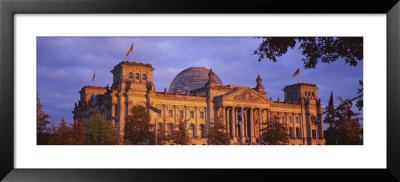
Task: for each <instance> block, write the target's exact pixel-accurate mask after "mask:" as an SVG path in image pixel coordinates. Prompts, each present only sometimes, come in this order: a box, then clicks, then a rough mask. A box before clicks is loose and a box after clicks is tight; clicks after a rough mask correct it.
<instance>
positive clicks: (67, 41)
mask: <svg viewBox="0 0 400 182" xmlns="http://www.w3.org/2000/svg"><path fill="white" fill-rule="evenodd" d="M133 41H134V43H135V48H134V59H135V61H136V62H143V63H150V64H152V65H153V67H154V68H155V70H154V76H153V77H154V78H153V80H154V84H155V87H156V91H163V90H164V88H165V87H166V88H167V90H168V88H169V85H170V83H171V81H172V79H173V78H174V77H175V76H176V75H177V74H178V73H179V72H180V71H182V70H184V69H186V68H188V67H192V66H203V67H206V68H212V69H213V71H214V72H215V73H216V74H217V75H218V76H219V78H220V79H221V81H222V82H223V83H224V84H226V85H228V84H233V85H243V86H248V87H255V85H256V81H255V80H256V78H257V75H258V74H259V75H260V76H261V78H262V79H263V85H264V87H265V90H266V92H267V97H268V98H269V97H272V99H273V100H277V98H278V97H279V98H280V100H281V101H282V100H283V91H282V89H283V87H284V86H286V85H289V84H294V83H297V82H299V81H300V80H299V77H296V78H293V77H292V75H293V73H294V72H295V71H296V69H297V68H300V77H301V81H302V82H307V83H314V84H316V85H317V86H318V87H319V97H320V98H321V100H322V104H323V105H324V106H326V105H327V104H328V100H329V96H330V93H331V90H333V92H334V96H335V105H336V104H337V103H339V101H338V100H337V99H336V97H337V96H342V97H343V98H353V97H355V96H356V91H357V88H359V86H358V80H362V79H363V63H362V62H361V63H360V64H359V65H358V66H357V67H351V66H349V65H346V64H344V61H343V60H338V61H336V62H335V63H330V64H324V63H319V64H318V65H317V68H316V69H307V70H305V69H303V62H302V61H301V58H302V55H301V52H300V51H299V50H298V49H297V48H295V49H293V50H289V52H288V53H287V54H285V55H283V56H282V57H280V58H279V59H278V62H277V63H273V62H272V61H265V60H264V61H261V62H258V61H257V58H258V57H257V56H256V55H252V53H253V51H254V50H255V49H256V48H257V46H258V44H259V43H260V42H261V40H260V39H257V38H253V37H140V38H137V37H39V38H38V39H37V62H38V64H37V74H38V76H37V78H38V82H37V89H38V94H39V98H40V99H41V103H42V104H43V108H44V111H45V112H46V113H47V114H49V115H50V116H51V119H50V120H51V121H53V120H54V121H55V122H56V123H59V121H60V120H61V119H62V118H65V120H66V121H67V122H72V116H73V115H72V113H71V111H72V110H73V108H74V103H75V102H77V101H78V100H79V90H80V89H81V88H82V87H83V86H85V85H93V83H92V82H91V79H92V76H93V73H94V72H95V71H96V85H97V86H106V85H107V84H109V85H111V83H112V74H111V72H110V71H111V69H112V68H113V67H114V65H116V64H118V63H119V62H120V61H123V60H128V61H132V57H131V56H129V57H127V56H125V53H126V52H127V51H128V49H129V48H130V46H131V44H132V42H133Z"/></svg>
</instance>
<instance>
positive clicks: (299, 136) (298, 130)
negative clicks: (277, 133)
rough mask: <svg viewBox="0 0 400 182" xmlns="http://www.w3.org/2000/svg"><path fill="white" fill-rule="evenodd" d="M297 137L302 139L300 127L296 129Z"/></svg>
mask: <svg viewBox="0 0 400 182" xmlns="http://www.w3.org/2000/svg"><path fill="white" fill-rule="evenodd" d="M296 136H297V138H301V133H300V128H299V127H297V128H296Z"/></svg>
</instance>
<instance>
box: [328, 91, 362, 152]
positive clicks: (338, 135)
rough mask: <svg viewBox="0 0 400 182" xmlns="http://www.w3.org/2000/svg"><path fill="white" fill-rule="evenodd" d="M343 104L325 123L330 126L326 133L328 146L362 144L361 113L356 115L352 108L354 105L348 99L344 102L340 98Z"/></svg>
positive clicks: (329, 115)
mask: <svg viewBox="0 0 400 182" xmlns="http://www.w3.org/2000/svg"><path fill="white" fill-rule="evenodd" d="M339 100H340V101H341V104H340V106H339V107H337V108H336V109H335V110H334V112H333V113H330V114H328V115H327V117H326V118H325V120H324V122H325V123H327V124H329V127H328V129H327V130H326V131H325V138H326V144H328V145H335V144H336V145H356V144H362V141H360V139H359V135H360V134H362V130H361V126H360V124H359V118H358V117H357V116H359V115H360V114H359V113H355V112H354V111H353V110H352V109H351V108H352V106H353V103H352V102H351V101H349V100H348V99H346V100H343V99H342V98H340V97H339Z"/></svg>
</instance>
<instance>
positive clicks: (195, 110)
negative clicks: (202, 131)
mask: <svg viewBox="0 0 400 182" xmlns="http://www.w3.org/2000/svg"><path fill="white" fill-rule="evenodd" d="M197 113H198V111H197V107H194V118H195V126H194V136H195V137H196V138H197V130H198V128H199V127H198V126H199V125H198V122H197V120H198V119H197V118H198V114H197Z"/></svg>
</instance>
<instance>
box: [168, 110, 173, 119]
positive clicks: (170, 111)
mask: <svg viewBox="0 0 400 182" xmlns="http://www.w3.org/2000/svg"><path fill="white" fill-rule="evenodd" d="M172 116H173V113H172V110H169V111H168V117H170V118H172Z"/></svg>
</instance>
